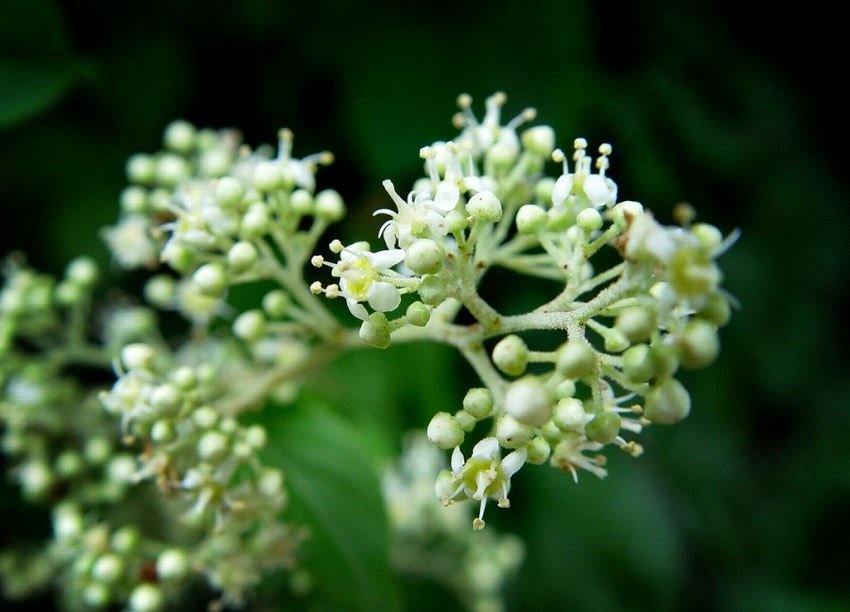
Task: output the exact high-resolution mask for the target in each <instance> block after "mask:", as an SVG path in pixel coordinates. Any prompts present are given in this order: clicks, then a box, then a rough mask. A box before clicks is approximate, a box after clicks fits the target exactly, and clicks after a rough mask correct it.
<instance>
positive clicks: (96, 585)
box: [80, 582, 112, 609]
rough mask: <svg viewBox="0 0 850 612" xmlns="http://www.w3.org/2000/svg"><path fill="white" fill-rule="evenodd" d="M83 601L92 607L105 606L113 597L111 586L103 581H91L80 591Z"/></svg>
mask: <svg viewBox="0 0 850 612" xmlns="http://www.w3.org/2000/svg"><path fill="white" fill-rule="evenodd" d="M80 597H81V598H82V600H83V603H84V604H85V605H86V606H88V607H90V608H96V609H99V608H105V607H106V606H107V605H108V604H109V602H110V599H111V597H112V595H111V593H110V591H109V587H108V586H106V585H105V584H103V583H102V582H90V583H88V584H87V585H86V586H85V588H84V589H83V591H82V593H80Z"/></svg>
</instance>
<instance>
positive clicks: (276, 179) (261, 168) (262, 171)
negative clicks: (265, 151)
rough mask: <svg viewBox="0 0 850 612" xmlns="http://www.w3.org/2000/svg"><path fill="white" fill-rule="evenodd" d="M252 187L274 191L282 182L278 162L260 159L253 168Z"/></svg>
mask: <svg viewBox="0 0 850 612" xmlns="http://www.w3.org/2000/svg"><path fill="white" fill-rule="evenodd" d="M252 178H253V182H254V187H256V188H257V189H259V190H260V191H274V190H275V189H277V188H278V187H280V186H281V185H282V184H283V174H282V173H281V171H280V164H278V163H277V162H276V161H261V162H259V163H258V164H257V165H256V167H255V168H254V175H253V177H252Z"/></svg>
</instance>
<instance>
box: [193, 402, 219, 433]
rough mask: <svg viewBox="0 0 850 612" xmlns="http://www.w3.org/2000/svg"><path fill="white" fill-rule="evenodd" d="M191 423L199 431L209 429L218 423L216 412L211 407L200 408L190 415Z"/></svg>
mask: <svg viewBox="0 0 850 612" xmlns="http://www.w3.org/2000/svg"><path fill="white" fill-rule="evenodd" d="M192 421H194V422H195V425H197V426H198V427H199V428H200V429H210V428H211V427H214V426H215V424H216V423H218V412H216V411H215V409H214V408H212V407H211V406H200V407H199V408H198V409H197V410H195V412H193V413H192Z"/></svg>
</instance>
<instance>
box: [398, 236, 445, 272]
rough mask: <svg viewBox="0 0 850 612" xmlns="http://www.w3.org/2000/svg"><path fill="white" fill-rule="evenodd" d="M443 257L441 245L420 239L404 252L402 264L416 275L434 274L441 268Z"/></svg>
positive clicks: (426, 239)
mask: <svg viewBox="0 0 850 612" xmlns="http://www.w3.org/2000/svg"><path fill="white" fill-rule="evenodd" d="M445 256H446V253H445V251H444V250H443V247H442V245H440V244H438V243H437V242H435V241H433V240H430V239H428V238H422V239H420V240H417V241H415V242H414V243H413V244H411V245H410V246H409V247H408V248H407V249H406V250H405V253H404V262H405V263H406V264H407V266H408V267H409V268H410V269H411V270H413V271H414V272H416V273H417V274H434V273H436V272H438V271H439V270H440V268H442V267H443V261H444V259H445Z"/></svg>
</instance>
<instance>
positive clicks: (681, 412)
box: [643, 378, 691, 425]
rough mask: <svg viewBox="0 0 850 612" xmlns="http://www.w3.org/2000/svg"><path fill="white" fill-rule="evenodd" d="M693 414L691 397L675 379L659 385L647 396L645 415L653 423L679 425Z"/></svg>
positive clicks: (669, 379)
mask: <svg viewBox="0 0 850 612" xmlns="http://www.w3.org/2000/svg"><path fill="white" fill-rule="evenodd" d="M690 412H691V396H690V395H689V394H688V391H687V389H685V387H684V386H683V385H682V383H680V382H679V381H678V380H676V379H675V378H668V379H666V380H664V381H663V382H660V383H658V384H657V385H655V386H654V387H653V388H652V389H650V391H649V393H647V394H646V405H645V406H644V408H643V414H644V416H645V417H646V418H648V419H649V420H650V421H652V422H653V423H663V424H665V425H670V424H672V423H678V422H679V421H681V420H682V419H684V418H685V417H686V416H688V414H689V413H690Z"/></svg>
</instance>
